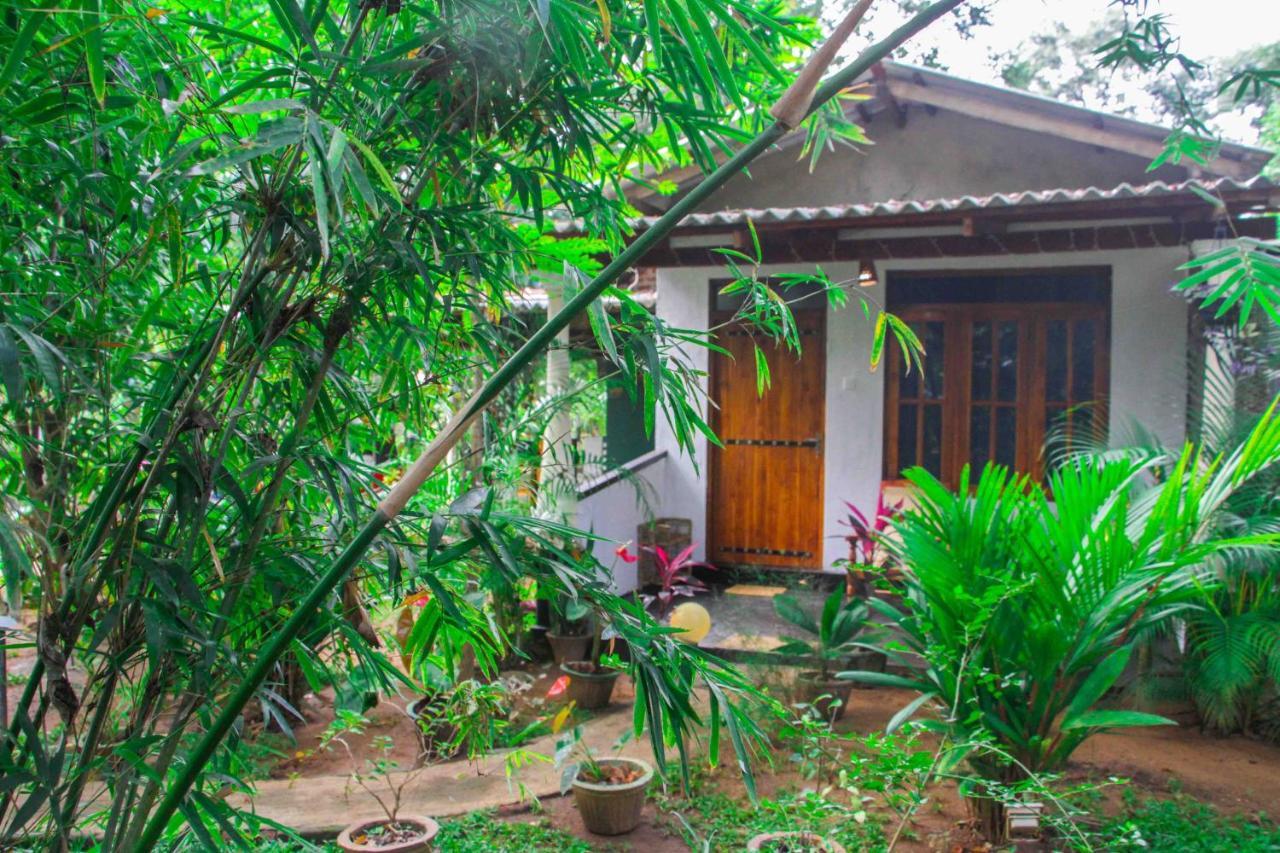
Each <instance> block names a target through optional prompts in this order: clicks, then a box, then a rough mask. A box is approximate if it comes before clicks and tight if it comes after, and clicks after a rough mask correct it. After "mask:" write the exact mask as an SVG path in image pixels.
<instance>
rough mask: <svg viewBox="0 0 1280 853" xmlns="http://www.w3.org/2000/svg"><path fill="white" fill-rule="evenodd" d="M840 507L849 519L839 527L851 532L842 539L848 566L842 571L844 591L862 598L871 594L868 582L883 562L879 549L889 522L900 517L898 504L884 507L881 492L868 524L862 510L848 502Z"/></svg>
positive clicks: (900, 504)
mask: <svg viewBox="0 0 1280 853" xmlns="http://www.w3.org/2000/svg"><path fill="white" fill-rule="evenodd" d="M844 505H845V508H846V509H847V510H848V511H849V515H848V516H847V517H846V518H845V519H844V520H843V521H841V522H840V523H841V524H843V525H844V526H845V527H848V528H849V529H850V530H852V531H853V532H852V533H849V534H848V535H846V536H845V537H844V538H845V541H846V542H848V543H849V562H848V564H847V565H846V566H845V571H846V572H847V573H848V574H847V575H846V577H845V591H846V593H847V594H848V595H851V596H857V597H858V598H866V597H867V596H869V595H870V594H871V587H870V584H869V583H868V579H869V577H870V576H871V575H872V574H874V573H876V572H878V571H879V567H878V562H882V561H883V560H884V558H885V555H884V553H883V551H882V549H881V547H880V546H881V541H882V539H883V537H884V532H885V531H886V530H887V529H888V528H889V526H890V525H891V524H892V523H893V520H894V519H895V518H897V517H898V516H900V515H901V514H902V501H898V502H896V503H893V504H887V503H885V500H884V492H881V493H880V498H879V501H878V503H877V505H876V514H875V519H874V520H868V519H867V517H866V515H864V514H863V512H862V510H860V509H858V508H857V507H856V506H854V505H853V503H851V502H850V501H845V502H844Z"/></svg>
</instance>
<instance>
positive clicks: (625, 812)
mask: <svg viewBox="0 0 1280 853" xmlns="http://www.w3.org/2000/svg"><path fill="white" fill-rule="evenodd" d="M596 763H597V764H599V765H600V766H601V767H619V766H621V767H633V768H635V769H637V770H639V771H640V777H639V778H638V779H636V780H634V781H632V782H625V783H622V784H620V785H608V784H604V783H600V782H591V781H586V780H583V779H582V778H581V771H579V776H578V778H576V779H574V780H573V802H574V804H575V805H577V807H578V814H580V815H582V822H583V823H584V824H586V827H587V829H589V830H591V831H592V832H594V833H595V834H596V835H625V834H626V833H628V832H630V831H631V830H633V829H635V828H636V827H637V826H639V825H640V812H641V811H643V810H644V794H645V788H647V787H648V786H649V781H650V780H651V779H653V768H652V767H650V766H649V764H648V763H647V762H644V761H641V760H640V759H638V758H602V759H600V760H599V761H597V762H596Z"/></svg>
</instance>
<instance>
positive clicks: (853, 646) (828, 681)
mask: <svg viewBox="0 0 1280 853" xmlns="http://www.w3.org/2000/svg"><path fill="white" fill-rule="evenodd" d="M773 609H774V611H775V612H777V614H778V616H780V617H781V618H782V619H784V620H786V621H787V622H788V623H790V624H791V625H794V626H795V627H797V628H799V629H800V630H802V631H804V632H805V633H806V634H808V635H809V636H810V637H811V638H812V639H809V640H802V639H798V638H794V637H785V638H784V639H786V641H787V642H785V643H783V644H782V645H781V646H778V648H776V649H775V650H774V651H776V652H779V653H781V654H788V655H804V656H806V657H813V658H816V659H817V661H818V669H817V670H814V671H807V672H802V673H800V677H799V679H798V681H799V684H800V696H801V701H802V702H805V703H806V704H808V705H810V706H811V707H812V708H813V709H814V710H815V711H817V712H818V713H819V714H821V715H822V716H823V717H824V718H826V719H828V720H833V721H834V720H838V719H840V718H841V717H843V716H844V711H845V706H846V705H848V703H849V694H850V692H851V691H852V689H853V683H852V682H850V681H846V680H843V679H839V678H836V677H835V672H834V671H833V669H832V667H833V664H840V663H842V662H844V661H847V660H848V659H849V658H851V657H853V656H854V655H856V654H858V653H859V652H860V651H861V650H862V649H863V648H865V646H864V645H863V643H862V639H861V638H862V637H864V635H865V634H866V633H867V629H868V628H869V626H870V625H871V617H870V611H869V609H868V607H867V603H866V602H865V601H863V600H861V599H858V598H850V599H848V600H846V599H845V596H844V590H843V589H835V590H833V591H832V592H831V594H830V595H829V596H827V599H826V601H825V602H823V605H822V612H821V613H820V614H819V615H818V618H817V619H816V620H815V619H814V618H813V616H812V615H811V614H810V613H809V612H808V611H806V610H805V609H804V608H803V607H801V606H800V602H798V601H796V599H795V597H794V596H792V595H789V594H784V595H778V596H775V597H774V599H773ZM868 660H870V658H868Z"/></svg>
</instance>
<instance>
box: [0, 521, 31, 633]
mask: <svg viewBox="0 0 1280 853" xmlns="http://www.w3.org/2000/svg"><path fill="white" fill-rule="evenodd" d="M2 509H3V507H0V510H2ZM0 560H3V561H4V572H3V574H4V585H5V602H6V603H7V604H8V606H9V612H11V613H13V612H16V611H17V610H19V609H21V607H22V582H23V580H25V579H26V578H29V577H31V560H30V558H28V557H27V553H26V551H24V550H23V549H22V545H21V544H20V543H19V542H18V537H17V536H16V535H15V534H14V529H13V522H11V521H10V520H9V518H8V517H7V516H5V515H0Z"/></svg>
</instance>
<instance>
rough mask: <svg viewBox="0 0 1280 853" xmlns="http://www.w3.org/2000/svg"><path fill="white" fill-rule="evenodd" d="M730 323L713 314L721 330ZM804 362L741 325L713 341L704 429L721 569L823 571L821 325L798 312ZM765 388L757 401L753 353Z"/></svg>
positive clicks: (711, 536) (813, 313)
mask: <svg viewBox="0 0 1280 853" xmlns="http://www.w3.org/2000/svg"><path fill="white" fill-rule="evenodd" d="M730 316H731V315H728V314H716V315H713V322H714V323H716V325H721V324H723V323H725V322H727V321H728V320H729V317H730ZM795 316H796V324H797V326H798V328H799V331H800V340H801V349H802V354H801V355H800V356H797V355H796V354H794V353H792V352H789V351H787V350H786V349H785V348H782V347H775V346H774V345H772V344H771V343H770V342H768V341H767V339H762V338H759V337H758V333H757V334H756V336H753V333H752V332H751V331H749V330H748V329H746V328H744V327H743V326H738V325H735V326H729V327H727V328H725V329H724V330H723V331H721V332H719V333H718V334H717V336H716V340H717V342H718V343H719V344H720V346H722V347H724V349H725V350H726V351H727V352H728V353H729V356H728V357H726V356H723V355H719V354H716V353H713V354H712V357H711V365H710V373H711V375H710V388H711V399H712V401H713V402H714V403H715V404H716V407H715V408H713V409H712V419H711V425H712V427H713V428H714V429H715V431H716V434H717V435H718V436H720V439H721V441H722V442H723V443H724V447H723V448H717V447H712V449H711V454H710V464H709V469H708V474H709V487H708V491H707V527H708V534H707V554H708V558H709V559H710V560H711V561H712V562H714V563H717V564H720V565H735V566H762V567H770V568H789V569H821V568H822V460H823V443H824V435H823V432H824V424H825V418H826V394H825V388H824V385H825V381H826V316H825V311H824V310H804V311H801V310H797V311H796V312H795ZM757 344H759V345H760V348H761V349H762V350H763V351H764V353H765V356H766V358H767V360H768V364H769V373H770V377H771V382H770V387H768V388H767V389H766V390H765V391H764V394H763V396H761V395H759V394H758V393H757V373H756V355H755V346H756V345H757Z"/></svg>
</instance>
